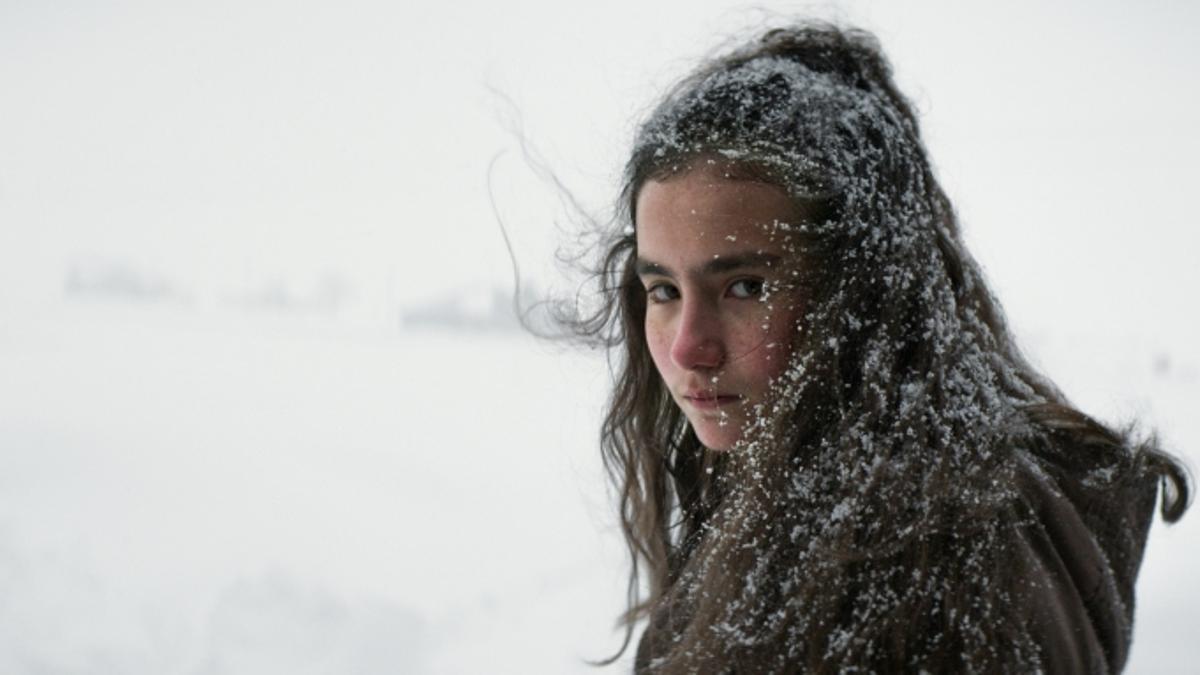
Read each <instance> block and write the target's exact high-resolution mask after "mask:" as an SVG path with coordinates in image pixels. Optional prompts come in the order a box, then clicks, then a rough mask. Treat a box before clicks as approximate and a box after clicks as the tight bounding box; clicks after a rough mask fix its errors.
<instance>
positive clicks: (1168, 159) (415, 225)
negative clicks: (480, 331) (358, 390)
mask: <svg viewBox="0 0 1200 675" xmlns="http://www.w3.org/2000/svg"><path fill="white" fill-rule="evenodd" d="M770 9H771V10H772V13H771V14H767V13H765V12H763V11H760V10H755V9H746V8H745V7H744V6H739V5H735V4H730V3H721V2H694V1H692V2H687V3H683V2H661V3H650V4H647V3H632V2H623V3H615V4H611V5H610V4H606V3H603V4H602V3H591V2H589V3H572V2H568V3H562V2H530V3H491V2H459V3H428V4H426V5H424V6H415V5H414V3H392V2H355V1H352V2H344V3H337V4H334V3H312V2H270V1H256V2H249V3H247V2H221V1H217V2H212V1H206V2H55V3H44V2H21V1H19V0H6V1H5V2H3V3H2V4H0V308H2V307H4V306H6V305H8V306H11V303H20V304H22V305H28V304H29V303H36V302H41V301H44V300H47V299H54V298H57V297H58V296H59V295H60V294H61V289H62V285H63V278H64V277H65V275H66V273H67V270H68V269H69V268H70V266H72V265H78V264H96V263H97V261H99V262H100V263H105V262H116V263H121V264H125V265H129V266H132V267H134V268H136V269H138V270H140V271H141V272H142V273H143V274H146V275H158V276H159V277H162V278H164V279H167V280H169V281H170V282H171V283H173V284H175V285H177V286H179V287H181V288H185V289H187V291H188V292H189V293H190V294H192V295H193V296H194V297H195V298H196V299H197V300H198V301H199V302H201V304H203V302H205V301H206V299H209V300H211V299H212V298H216V297H220V296H221V294H222V293H231V292H236V291H237V290H238V289H239V288H246V287H254V286H256V285H261V284H265V283H270V282H271V281H272V280H284V281H285V282H287V283H291V284H293V285H295V286H297V287H299V286H303V285H304V284H313V283H317V282H318V281H319V280H320V279H322V278H325V277H328V276H337V277H340V278H342V279H343V280H345V281H346V282H347V283H348V284H350V285H351V286H353V287H354V288H355V289H356V291H357V293H358V297H359V298H360V300H362V301H364V302H366V303H367V304H371V303H390V302H396V301H404V300H406V299H410V298H418V297H422V296H427V295H428V294H430V293H432V292H435V291H436V290H438V289H446V288H454V287H459V286H464V287H465V286H469V285H471V284H476V283H492V282H496V283H502V282H504V281H505V279H506V278H507V275H508V266H507V259H506V257H505V256H504V252H503V248H502V242H501V239H500V237H499V231H498V229H497V226H496V221H495V218H494V217H493V215H492V212H491V209H490V205H489V202H488V197H487V191H486V183H487V177H488V170H487V169H488V165H489V162H490V161H491V160H492V159H493V158H494V157H496V156H497V155H498V154H499V155H500V159H499V160H498V161H497V163H496V166H495V170H494V172H493V182H494V191H495V194H496V205H497V206H498V207H499V209H500V211H501V214H502V216H503V217H504V219H505V222H506V223H508V224H509V226H510V227H511V229H512V231H513V235H514V237H515V239H516V242H517V245H518V254H519V255H520V257H521V258H522V263H523V264H524V265H525V266H526V267H527V269H529V270H531V274H533V275H534V276H535V277H538V276H543V275H550V273H549V272H548V271H545V270H548V266H547V265H546V264H545V262H546V261H547V260H548V259H549V258H550V257H551V254H552V252H553V250H554V247H555V245H556V244H557V243H561V242H560V241H557V240H556V234H555V229H554V226H553V221H554V220H555V219H556V218H558V219H559V220H562V218H563V217H564V214H563V213H562V212H561V209H559V207H558V195H557V194H556V192H555V190H554V189H552V188H550V187H549V186H547V185H545V184H544V183H541V182H538V180H537V179H536V178H535V177H534V175H533V172H532V171H531V170H530V169H529V167H528V166H527V165H526V164H525V163H523V162H522V160H521V159H520V157H519V153H518V152H516V148H517V141H516V139H515V136H514V133H513V128H514V126H515V125H514V124H513V121H514V120H516V121H517V123H519V124H520V125H521V128H522V129H523V134H524V137H525V138H526V139H527V140H528V141H529V142H530V143H532V144H533V145H534V146H536V148H537V149H538V150H539V151H540V152H541V154H542V156H543V157H544V158H545V160H546V161H547V163H548V165H549V168H551V169H552V170H554V171H555V172H556V173H557V175H559V177H560V178H561V179H563V180H564V182H565V183H566V184H567V185H568V186H569V187H570V188H571V189H572V190H574V191H575V192H577V193H578V194H579V195H580V196H581V197H583V198H584V200H585V203H586V204H587V205H588V206H589V207H590V208H591V209H592V210H593V212H594V213H596V214H598V215H601V216H602V215H603V213H604V209H605V208H606V207H607V206H608V200H609V198H610V197H611V194H612V191H613V189H614V185H615V177H616V175H617V172H618V171H619V167H620V163H621V160H622V157H623V153H624V152H625V150H626V148H627V146H628V140H629V138H630V136H631V133H632V129H633V127H634V124H635V123H636V121H637V119H638V118H639V115H640V113H642V112H644V111H645V110H646V108H648V106H649V105H650V104H651V103H652V101H653V99H654V98H655V97H656V96H657V95H659V94H660V93H661V92H662V91H663V89H664V88H665V87H666V86H668V85H669V84H670V83H671V82H672V81H673V80H674V79H675V78H677V77H678V76H679V75H680V74H682V73H684V72H686V71H687V70H688V69H689V68H690V67H692V66H693V65H694V64H695V63H696V60H697V58H698V57H701V56H703V55H704V54H705V53H708V52H709V51H710V50H711V49H712V48H713V47H714V46H715V45H717V44H718V43H720V42H721V41H723V40H726V39H728V38H729V37H731V36H734V37H736V36H737V35H740V34H745V29H746V27H748V26H749V27H752V26H756V25H760V24H762V23H763V22H764V20H777V19H778V17H779V16H787V15H788V14H789V12H794V11H797V10H802V11H805V12H806V13H808V14H813V13H815V14H818V15H821V16H826V17H833V18H836V19H840V20H843V21H847V22H851V23H857V24H859V25H862V26H864V27H867V28H870V29H873V30H874V31H876V32H877V34H878V35H879V36H880V38H881V39H882V41H883V44H884V46H885V49H886V50H887V52H888V54H889V55H890V57H891V58H892V61H893V63H894V64H895V67H896V72H897V77H898V79H899V81H900V84H901V86H902V88H903V89H904V91H906V92H907V93H908V95H909V96H911V97H912V98H913V99H914V100H915V101H916V103H917V106H918V108H919V109H920V110H921V112H922V114H923V117H922V121H923V124H924V131H925V134H926V138H927V142H928V144H929V146H930V149H931V154H932V157H933V159H934V161H935V162H936V165H937V168H938V171H939V175H940V177H941V178H942V180H943V181H944V183H945V185H946V186H947V188H948V189H949V191H950V193H951V196H952V198H953V199H954V202H955V204H956V205H957V207H958V208H959V210H960V211H961V213H962V215H963V216H964V221H965V227H966V230H967V232H968V237H969V240H970V241H971V242H972V244H973V250H974V252H975V253H976V255H977V256H978V257H979V258H980V259H981V260H982V261H983V262H984V263H985V265H986V267H987V269H988V270H989V272H990V274H991V276H992V278H993V280H994V281H995V282H996V285H997V287H998V290H999V292H1000V296H1001V299H1002V300H1003V301H1004V302H1005V304H1006V306H1008V308H1009V310H1010V312H1012V313H1013V315H1014V317H1020V318H1021V319H1022V321H1024V320H1025V318H1026V317H1027V318H1028V320H1029V321H1030V322H1032V323H1035V324H1041V323H1045V322H1048V321H1052V322H1055V323H1063V324H1066V325H1088V326H1092V327H1098V328H1102V329H1104V330H1110V329H1119V328H1120V326H1121V325H1123V324H1127V323H1129V322H1133V323H1136V324H1143V325H1144V324H1146V323H1147V322H1155V323H1157V322H1162V329H1163V330H1162V332H1164V333H1168V334H1172V335H1178V334H1180V333H1181V331H1182V332H1187V331H1194V324H1193V322H1192V320H1191V318H1190V317H1187V318H1186V319H1184V318H1182V317H1179V316H1177V315H1179V314H1188V313H1190V312H1185V311H1183V310H1184V308H1188V307H1192V306H1193V298H1192V297H1191V296H1192V295H1193V293H1194V292H1195V291H1196V290H1197V289H1198V288H1200V283H1198V281H1197V279H1198V277H1197V272H1196V266H1195V265H1193V264H1192V260H1193V258H1194V251H1195V250H1196V248H1197V246H1196V245H1197V243H1198V242H1200V239H1198V237H1197V235H1196V234H1195V230H1196V227H1195V221H1196V218H1195V216H1194V215H1193V208H1192V199H1191V198H1192V195H1193V194H1194V193H1195V190H1196V188H1195V186H1196V185H1197V184H1200V171H1198V169H1197V163H1196V161H1195V158H1196V157H1197V153H1198V151H1200V134H1198V133H1197V132H1196V131H1195V129H1194V120H1196V119H1200V86H1197V78H1196V76H1195V73H1196V72H1198V70H1200V46H1198V45H1200V43H1198V42H1197V41H1196V40H1195V39H1194V38H1195V34H1196V29H1197V27H1198V26H1200V9H1197V5H1196V4H1195V3H1190V2H1182V1H1176V2H1165V1H1164V2H1148V3H1147V2H1142V3H1134V2H1075V3H1044V2H1019V1H1018V2H1005V3H995V2H980V3H970V2H948V1H947V2H919V3H918V2H867V1H860V2H844V3H821V4H817V5H813V4H811V3H809V4H801V3H780V4H778V5H771V6H770ZM765 17H775V18H774V19H768V18H765ZM496 92H500V93H496ZM1057 268H1061V269H1062V272H1061V273H1055V270H1056V269H1057ZM552 281H553V279H552V278H549V276H547V277H546V278H545V280H544V281H543V283H551V282H552ZM1156 332H1157V331H1156ZM1191 335H1192V336H1193V337H1194V336H1195V333H1194V332H1192V333H1191Z"/></svg>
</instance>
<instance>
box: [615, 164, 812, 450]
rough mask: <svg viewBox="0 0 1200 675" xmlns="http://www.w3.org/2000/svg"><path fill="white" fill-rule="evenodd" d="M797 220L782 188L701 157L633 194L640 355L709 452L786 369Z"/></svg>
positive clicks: (738, 430)
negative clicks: (642, 334)
mask: <svg viewBox="0 0 1200 675" xmlns="http://www.w3.org/2000/svg"><path fill="white" fill-rule="evenodd" d="M796 213H797V209H796V207H795V205H794V203H793V202H792V201H791V200H790V199H789V198H788V196H787V194H786V193H785V192H784V191H783V190H782V189H780V188H778V187H776V186H774V185H770V184H767V183H762V182H756V181H750V180H740V179H731V178H729V177H727V174H726V170H725V169H724V168H722V166H721V165H720V164H714V163H711V162H704V161H701V162H700V163H699V164H698V165H697V166H696V167H694V168H691V169H689V170H687V171H686V172H685V173H681V174H676V175H673V176H670V177H668V178H666V179H665V180H662V181H657V180H650V181H647V182H646V183H645V184H644V185H643V186H642V188H641V191H640V193H639V195H638V201H637V212H636V213H635V214H634V215H635V222H636V223H637V250H638V258H637V262H636V264H637V272H638V276H639V278H640V279H641V281H642V284H643V285H644V286H645V288H646V326H645V328H646V341H647V343H648V344H649V347H650V356H651V358H652V359H653V360H654V365H655V367H657V368H658V373H659V375H660V376H662V379H663V383H664V384H665V385H666V387H667V388H668V389H669V390H670V392H671V396H672V397H673V398H674V399H675V403H676V404H678V405H679V407H680V408H681V409H682V410H683V413H684V415H686V416H687V418H688V421H689V422H691V424H692V427H693V428H694V429H695V431H696V435H697V437H699V439H700V442H701V443H703V444H704V445H705V446H706V447H708V448H710V449H713V450H728V449H729V448H731V447H733V445H734V443H736V442H737V440H738V439H739V438H740V437H741V434H742V429H743V426H744V425H745V423H746V422H747V421H748V420H749V419H751V417H752V415H753V414H754V408H755V406H756V405H758V404H760V403H764V402H765V399H766V396H767V392H768V388H769V387H768V385H769V383H770V381H771V379H772V378H774V377H776V376H777V375H779V374H781V373H782V372H783V370H784V369H785V368H786V367H787V363H788V357H789V346H790V344H791V342H792V336H793V334H794V331H795V330H796V321H797V319H799V317H800V307H799V303H798V298H797V297H796V293H795V292H794V291H793V290H791V289H792V287H793V286H794V284H793V277H794V275H795V274H796V267H795V262H796V260H797V255H796V253H795V252H794V250H793V242H794V235H793V234H792V231H791V229H790V227H789V223H794V224H798V218H797V217H796Z"/></svg>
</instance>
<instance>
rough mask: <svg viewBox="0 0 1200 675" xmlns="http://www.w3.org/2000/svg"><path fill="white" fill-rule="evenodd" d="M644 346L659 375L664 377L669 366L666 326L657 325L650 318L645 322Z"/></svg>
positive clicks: (669, 341) (668, 343)
mask: <svg viewBox="0 0 1200 675" xmlns="http://www.w3.org/2000/svg"><path fill="white" fill-rule="evenodd" d="M645 330H646V347H647V348H648V349H649V350H650V359H651V360H652V361H654V367H655V369H656V370H658V374H659V376H661V377H663V378H664V379H666V373H667V371H668V370H669V369H670V367H671V336H670V334H669V333H668V332H667V330H666V328H665V327H663V326H661V325H658V324H657V322H655V321H654V320H652V319H648V320H647V321H646V324H645Z"/></svg>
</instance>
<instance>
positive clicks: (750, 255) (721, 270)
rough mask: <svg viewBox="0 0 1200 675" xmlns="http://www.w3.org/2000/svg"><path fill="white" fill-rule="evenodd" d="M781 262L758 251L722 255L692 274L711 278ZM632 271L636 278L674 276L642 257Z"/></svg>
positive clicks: (664, 268)
mask: <svg viewBox="0 0 1200 675" xmlns="http://www.w3.org/2000/svg"><path fill="white" fill-rule="evenodd" d="M781 260H783V258H781V257H779V256H777V255H775V254H773V253H762V252H758V251H754V252H746V253H734V254H731V255H723V256H720V257H717V258H713V259H712V260H709V261H708V262H706V263H704V264H703V265H700V266H699V267H696V268H694V269H693V270H692V273H693V274H697V275H701V276H713V275H717V274H725V273H728V272H734V271H737V270H740V269H746V268H759V267H771V266H772V265H775V264H776V263H778V262H780V261H781ZM634 270H635V271H636V272H637V274H638V276H646V275H658V276H664V277H672V278H673V277H674V276H675V274H674V273H673V272H672V271H671V270H670V269H668V268H667V267H666V266H664V265H661V264H659V263H656V262H654V261H652V260H647V259H645V258H642V257H638V259H637V262H636V264H635V265H634Z"/></svg>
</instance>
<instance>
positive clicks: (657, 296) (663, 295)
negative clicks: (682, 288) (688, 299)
mask: <svg viewBox="0 0 1200 675" xmlns="http://www.w3.org/2000/svg"><path fill="white" fill-rule="evenodd" d="M646 295H647V296H648V297H649V298H650V302H669V301H671V300H674V299H676V298H678V297H679V289H677V288H675V287H674V286H671V285H670V284H654V285H653V286H651V287H650V288H648V289H646Z"/></svg>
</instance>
